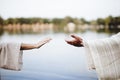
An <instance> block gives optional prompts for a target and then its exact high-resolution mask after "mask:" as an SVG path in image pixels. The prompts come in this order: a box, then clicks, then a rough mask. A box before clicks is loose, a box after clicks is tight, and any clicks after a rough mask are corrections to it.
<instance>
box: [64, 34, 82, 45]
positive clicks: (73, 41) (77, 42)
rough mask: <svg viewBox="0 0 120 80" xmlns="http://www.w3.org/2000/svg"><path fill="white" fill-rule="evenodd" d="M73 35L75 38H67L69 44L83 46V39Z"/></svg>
mask: <svg viewBox="0 0 120 80" xmlns="http://www.w3.org/2000/svg"><path fill="white" fill-rule="evenodd" d="M71 37H73V38H74V40H70V41H69V40H65V41H66V42H67V43H68V44H70V45H73V46H76V47H83V39H82V38H80V37H78V36H76V35H71Z"/></svg>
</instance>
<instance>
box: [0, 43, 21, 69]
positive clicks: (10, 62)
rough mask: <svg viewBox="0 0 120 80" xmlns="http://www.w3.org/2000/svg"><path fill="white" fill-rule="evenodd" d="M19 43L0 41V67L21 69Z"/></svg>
mask: <svg viewBox="0 0 120 80" xmlns="http://www.w3.org/2000/svg"><path fill="white" fill-rule="evenodd" d="M20 46H21V43H1V44H0V68H4V69H9V70H17V71H19V70H21V68H22V54H23V51H20Z"/></svg>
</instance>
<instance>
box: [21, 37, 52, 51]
mask: <svg viewBox="0 0 120 80" xmlns="http://www.w3.org/2000/svg"><path fill="white" fill-rule="evenodd" d="M50 40H52V39H51V38H46V39H43V40H41V41H39V42H38V43H35V44H26V43H22V44H21V47H20V50H31V49H38V48H40V47H41V46H43V45H45V44H46V43H48V42H50Z"/></svg>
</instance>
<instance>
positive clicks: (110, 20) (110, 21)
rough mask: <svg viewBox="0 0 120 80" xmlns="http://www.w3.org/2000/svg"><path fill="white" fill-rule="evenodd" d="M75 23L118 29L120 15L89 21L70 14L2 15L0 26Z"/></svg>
mask: <svg viewBox="0 0 120 80" xmlns="http://www.w3.org/2000/svg"><path fill="white" fill-rule="evenodd" d="M70 22H72V23H74V24H75V25H84V24H88V25H103V26H108V28H109V29H110V30H112V29H115V30H116V29H117V28H118V26H120V16H117V17H113V16H108V17H106V18H98V19H96V20H91V21H87V20H85V19H84V18H72V17H70V16H66V17H64V18H53V19H48V18H38V17H32V18H23V17H21V18H8V19H3V18H2V17H1V16H0V27H1V28H2V27H3V26H5V25H9V24H11V25H12V24H20V25H22V24H36V23H41V24H46V23H48V24H49V23H52V24H54V25H55V26H56V27H58V28H60V29H63V27H64V26H65V25H66V24H68V23H70Z"/></svg>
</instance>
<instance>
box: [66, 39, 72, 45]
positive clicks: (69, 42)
mask: <svg viewBox="0 0 120 80" xmlns="http://www.w3.org/2000/svg"><path fill="white" fill-rule="evenodd" d="M65 41H66V42H67V43H68V44H71V45H73V41H68V40H65Z"/></svg>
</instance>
